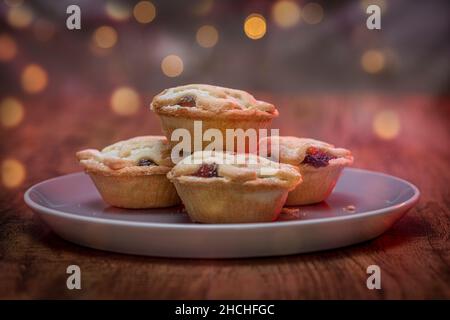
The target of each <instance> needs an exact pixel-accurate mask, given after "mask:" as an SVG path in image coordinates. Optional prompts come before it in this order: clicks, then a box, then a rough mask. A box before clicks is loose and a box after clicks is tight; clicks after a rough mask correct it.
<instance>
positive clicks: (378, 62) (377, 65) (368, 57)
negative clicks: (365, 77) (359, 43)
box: [361, 50, 386, 74]
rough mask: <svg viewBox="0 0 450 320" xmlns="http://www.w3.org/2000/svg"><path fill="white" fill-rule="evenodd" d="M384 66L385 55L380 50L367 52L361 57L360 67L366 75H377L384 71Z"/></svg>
mask: <svg viewBox="0 0 450 320" xmlns="http://www.w3.org/2000/svg"><path fill="white" fill-rule="evenodd" d="M385 64H386V58H385V55H384V54H383V52H381V51H380V50H367V51H366V52H364V54H363V55H362V56H361V67H362V68H363V70H364V71H365V72H367V73H371V74H375V73H379V72H381V71H382V70H383V69H384V66H385Z"/></svg>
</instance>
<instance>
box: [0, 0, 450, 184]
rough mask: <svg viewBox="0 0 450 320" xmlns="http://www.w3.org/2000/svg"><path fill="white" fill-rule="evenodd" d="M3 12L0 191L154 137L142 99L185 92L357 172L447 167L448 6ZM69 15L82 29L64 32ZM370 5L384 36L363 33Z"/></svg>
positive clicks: (133, 5)
mask: <svg viewBox="0 0 450 320" xmlns="http://www.w3.org/2000/svg"><path fill="white" fill-rule="evenodd" d="M0 1H1V2H0V111H1V113H0V120H1V128H0V134H1V145H0V148H1V153H0V156H1V165H2V188H5V187H6V188H7V189H11V190H15V189H16V188H18V187H25V186H27V185H29V184H30V183H32V182H36V180H39V179H42V178H48V177H51V176H55V175H58V174H62V173H67V172H71V171H77V170H79V168H78V167H77V164H76V162H75V160H74V158H73V153H74V152H75V151H77V150H79V149H81V148H84V147H88V146H89V147H96V148H100V147H102V146H104V145H106V144H110V143H112V142H114V141H115V140H118V139H123V138H129V137H131V136H134V135H138V134H149V133H150V134H158V133H160V129H159V124H158V121H157V119H156V118H155V116H154V115H153V114H152V113H151V112H150V111H149V110H148V106H149V104H150V101H151V99H152V97H153V95H155V94H157V93H158V92H160V91H161V90H163V89H164V88H167V87H172V86H176V85H181V84H187V83H209V84H215V85H222V86H228V87H232V88H239V89H244V90H248V91H250V92H251V93H252V94H254V95H255V96H256V97H257V98H258V99H262V100H264V99H266V100H269V101H270V102H272V103H274V104H275V105H276V106H277V107H278V109H279V110H280V113H281V116H280V117H279V118H278V119H277V120H276V121H275V122H274V127H277V128H280V130H281V134H290V135H305V136H306V135H307V136H310V137H314V138H318V139H326V140H329V141H331V142H333V143H335V144H337V145H342V146H347V147H349V148H353V150H354V152H355V154H356V159H357V162H356V166H363V167H369V168H372V169H377V163H376V161H373V160H371V159H372V158H373V153H370V152H369V151H370V150H373V149H374V148H379V150H383V149H382V147H383V145H386V144H388V145H389V148H390V149H389V150H392V148H394V149H395V148H396V147H398V148H400V147H401V148H403V150H404V151H403V152H404V153H405V154H404V156H405V157H409V156H414V155H417V154H418V152H419V151H418V150H420V151H423V148H425V146H427V147H428V148H431V150H433V148H436V149H437V150H440V151H443V152H445V156H446V158H447V159H448V158H449V157H448V152H447V142H444V143H442V141H441V140H444V141H448V138H449V137H450V134H449V126H448V124H449V123H448V119H449V106H450V104H449V100H448V89H449V71H450V67H449V59H448V57H449V53H450V50H449V49H450V47H449V41H448V39H450V25H449V23H450V19H449V12H450V10H449V9H450V5H449V4H450V3H449V2H448V1H447V0H442V1H439V0H435V1H407V0H392V1H389V0H362V1H359V0H358V1H344V0H342V1H306V0H296V1H285V0H280V1H269V0H250V1H219V0H191V1H167V0H164V1H162V0H160V1H157V0H152V1H119V0H114V1H113V0H111V1H88V0H83V1H79V0H78V1H77V0H68V1H66V0H59V1H31V0H0ZM72 4H76V5H78V6H79V7H80V9H81V30H68V29H67V27H66V19H67V18H68V16H69V15H68V14H67V13H66V9H67V7H68V6H69V5H72ZM370 4H376V5H378V6H379V7H380V8H381V12H382V14H381V30H368V29H367V27H366V19H367V17H368V14H367V13H366V8H367V7H368V5H370ZM424 128H427V129H424ZM435 137H440V138H439V140H440V141H441V142H439V143H438V142H435V140H436V139H435ZM404 148H406V149H404ZM386 150H387V149H386ZM405 150H406V151H405ZM380 152H381V153H382V151H380ZM384 156H385V157H386V158H387V159H390V158H391V157H393V158H394V159H395V154H394V153H392V152H386V153H385V154H384ZM55 159H56V161H55ZM358 160H359V161H358ZM358 163H359V165H358ZM447 168H448V167H446V168H445V169H447Z"/></svg>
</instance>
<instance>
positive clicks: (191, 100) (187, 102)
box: [178, 96, 195, 108]
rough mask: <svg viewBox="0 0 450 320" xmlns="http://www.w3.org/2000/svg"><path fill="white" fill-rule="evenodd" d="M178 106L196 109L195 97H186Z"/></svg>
mask: <svg viewBox="0 0 450 320" xmlns="http://www.w3.org/2000/svg"><path fill="white" fill-rule="evenodd" d="M178 105H179V106H182V107H187V108H192V107H195V97H194V96H184V97H182V98H181V99H180V100H179V101H178Z"/></svg>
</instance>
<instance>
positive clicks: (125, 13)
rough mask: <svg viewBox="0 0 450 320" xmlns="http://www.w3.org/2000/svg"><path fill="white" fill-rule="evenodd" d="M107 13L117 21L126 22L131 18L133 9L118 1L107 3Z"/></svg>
mask: <svg viewBox="0 0 450 320" xmlns="http://www.w3.org/2000/svg"><path fill="white" fill-rule="evenodd" d="M105 11H106V14H107V15H108V17H110V18H111V19H113V20H116V21H126V20H128V19H129V18H130V16H131V9H130V7H128V5H126V4H125V3H121V2H119V1H117V0H115V1H112V0H110V1H108V2H106V6H105Z"/></svg>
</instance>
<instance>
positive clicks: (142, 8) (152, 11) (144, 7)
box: [133, 1, 156, 23]
mask: <svg viewBox="0 0 450 320" xmlns="http://www.w3.org/2000/svg"><path fill="white" fill-rule="evenodd" d="M133 15H134V18H135V19H136V21H137V22H140V23H149V22H152V21H153V19H155V16H156V8H155V6H154V5H153V3H151V2H150V1H141V2H139V3H138V4H136V5H135V6H134V10H133Z"/></svg>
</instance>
